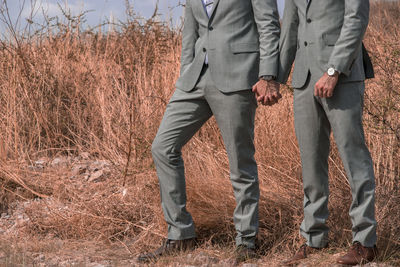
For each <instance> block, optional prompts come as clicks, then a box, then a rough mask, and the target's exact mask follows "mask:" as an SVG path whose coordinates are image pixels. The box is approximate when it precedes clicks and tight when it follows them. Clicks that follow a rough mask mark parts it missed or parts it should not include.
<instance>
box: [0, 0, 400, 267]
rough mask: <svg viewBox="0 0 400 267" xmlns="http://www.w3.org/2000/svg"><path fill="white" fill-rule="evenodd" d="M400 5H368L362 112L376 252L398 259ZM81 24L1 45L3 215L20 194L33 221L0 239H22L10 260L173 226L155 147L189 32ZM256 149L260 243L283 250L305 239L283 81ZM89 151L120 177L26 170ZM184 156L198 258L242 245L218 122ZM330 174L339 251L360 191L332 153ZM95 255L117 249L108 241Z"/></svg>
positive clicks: (146, 241)
mask: <svg viewBox="0 0 400 267" xmlns="http://www.w3.org/2000/svg"><path fill="white" fill-rule="evenodd" d="M399 14H400V3H399V2H394V3H375V4H374V5H373V7H372V12H371V23H370V27H369V31H368V33H367V38H366V44H367V47H368V48H369V49H370V50H371V51H372V55H373V61H374V63H375V66H376V71H377V78H376V79H375V80H373V81H369V82H368V85H367V93H366V95H367V97H366V109H365V111H366V112H365V113H366V114H365V126H366V136H367V139H368V145H369V147H370V149H371V152H372V155H373V159H374V163H375V170H376V176H377V203H376V206H377V219H378V222H379V228H378V232H379V244H378V245H379V247H380V248H381V251H382V252H383V253H382V256H381V260H382V261H388V262H392V263H397V264H400V252H399V250H400V222H399V218H400V206H399V203H400V190H399V184H400V178H399V174H400V156H399V148H400V144H399V141H400V116H399V115H400V106H399V103H400V90H399V88H400V77H399V73H400V60H399V57H400V46H399V44H398V40H400V30H399V28H398V26H397V25H400V15H399ZM72 26H73V24H72ZM72 26H71V25H70V26H68V25H61V26H60V25H58V27H59V28H58V31H54V29H53V28H51V27H48V28H47V31H41V32H40V34H36V35H30V36H29V37H30V38H29V39H24V36H21V35H18V34H16V35H15V36H14V39H13V38H10V39H8V40H5V39H3V40H2V41H1V44H0V129H1V131H0V160H1V164H0V167H1V168H0V185H1V189H0V200H1V202H0V210H1V212H6V213H9V214H12V213H15V210H16V209H17V208H16V207H18V205H17V204H16V203H22V202H23V203H25V204H24V209H23V214H24V216H26V217H27V218H28V219H27V220H24V221H23V222H21V223H20V224H17V226H16V227H15V231H13V232H12V234H7V235H4V234H2V236H0V238H1V242H0V243H5V244H13V246H14V247H13V248H14V249H10V246H7V245H4V246H3V245H1V247H3V248H2V250H4V251H8V254H7V255H11V256H10V257H11V258H12V257H14V256H13V255H14V254H13V253H16V251H18V250H19V249H20V250H22V251H25V252H26V251H28V252H29V253H40V252H43V253H50V254H51V253H57V252H58V253H61V254H62V253H63V252H62V251H64V250H65V248H66V247H68V245H66V244H74V246H77V249H76V251H75V253H78V252H81V253H83V252H82V251H84V250H85V249H86V250H89V251H90V248H87V247H85V245H84V244H86V243H85V242H95V243H98V242H101V244H103V245H102V246H104V251H105V250H106V248H109V247H113V246H114V247H118V248H119V250H120V251H119V252H118V253H120V254H121V253H122V252H121V251H123V252H124V253H125V256H126V255H128V256H131V255H132V254H136V253H138V252H139V251H142V250H146V249H152V248H154V247H155V246H157V245H158V243H159V241H160V240H161V238H162V237H163V236H164V235H165V230H166V227H165V224H164V221H163V215H162V212H161V208H160V204H159V193H158V182H157V177H156V174H155V170H154V165H153V163H152V160H151V155H150V146H151V143H152V140H153V138H154V136H155V133H156V131H157V127H158V125H159V122H160V120H161V118H162V114H163V112H164V110H165V105H166V103H167V102H168V99H169V97H170V96H171V94H172V92H173V89H174V82H175V80H176V78H177V77H178V69H179V54H180V38H181V36H180V33H179V32H177V31H175V30H172V29H171V28H170V27H168V26H166V25H163V24H160V23H157V22H155V21H154V20H148V21H146V22H144V23H139V22H138V21H137V20H135V19H133V18H131V19H129V21H128V22H126V23H124V24H122V25H121V28H120V31H118V32H112V33H108V34H102V33H94V32H83V31H79V27H78V28H76V27H72ZM25 37H26V36H25ZM256 148H257V154H256V157H257V160H258V164H259V175H260V186H261V203H260V234H259V237H258V239H259V245H260V248H261V251H262V253H263V254H267V255H272V254H277V255H284V254H287V253H289V251H291V250H293V249H294V248H295V247H297V246H298V245H299V244H300V242H301V238H300V236H299V234H298V227H299V224H300V222H301V219H302V184H301V165H300V159H299V153H298V147H297V143H296V140H295V136H294V129H293V116H292V94H291V92H290V90H288V89H285V90H284V98H283V100H282V102H281V103H280V104H279V105H276V106H274V107H272V108H264V107H260V108H259V109H258V112H257V121H256ZM85 151H87V152H89V153H90V155H91V157H92V158H93V159H106V160H108V161H110V162H112V169H113V175H112V176H110V177H109V178H108V179H106V180H105V181H102V182H100V183H91V182H88V181H85V180H79V179H71V178H70V172H71V165H68V166H66V167H65V168H46V169H45V170H42V171H37V170H31V169H29V168H27V166H29V165H32V162H33V161H35V160H36V159H38V158H41V157H46V158H53V157H55V156H60V155H64V156H69V157H71V158H73V157H74V156H76V155H79V154H80V153H81V152H85ZM188 151H190V153H188ZM184 158H185V163H186V173H187V189H188V202H189V203H188V209H189V210H190V211H191V213H192V214H193V217H194V220H195V223H196V225H197V231H198V235H199V240H200V243H201V248H200V249H199V250H198V251H197V252H196V255H200V254H201V253H204V252H207V253H210V254H211V255H212V256H213V257H215V258H216V259H228V258H229V257H230V254H231V252H232V250H233V248H234V236H235V232H234V228H233V223H232V213H233V209H234V205H235V203H234V197H233V192H232V189H231V185H230V182H229V168H228V161H227V157H226V153H225V150H224V147H223V143H222V139H221V137H220V134H219V130H218V128H217V126H216V124H215V122H214V120H211V121H210V122H208V123H207V124H206V126H205V127H203V128H202V129H201V130H200V132H199V133H198V134H197V135H196V136H195V137H194V138H193V140H192V141H191V142H190V143H189V144H188V145H187V146H186V147H185V148H184ZM330 181H331V198H330V205H329V206H330V211H331V216H330V219H329V225H330V226H331V230H332V231H331V236H330V238H331V246H332V247H339V248H344V247H346V246H347V245H348V244H349V243H350V242H351V231H350V229H351V225H350V219H349V217H348V207H349V205H350V201H351V194H350V189H349V185H348V182H347V180H346V177H345V175H344V170H343V167H342V164H341V162H340V158H339V156H338V153H337V150H336V148H333V149H332V153H331V156H330ZM124 189H126V190H127V191H126V192H127V193H126V194H123V191H124ZM20 205H21V204H20ZM27 240H30V241H27ZM32 240H33V241H32ZM82 241H85V242H84V243H83V244H82ZM59 242H61V243H62V245H60V244H59ZM77 242H78V243H80V244H79V245H77V244H76V243H77ZM46 244H58V245H51V246H50V245H46ZM92 251H94V252H93V253H94V254H96V255H101V256H102V257H108V256H109V254H107V253H105V254H102V252H101V251H102V250H99V248H97V249H92ZM115 251H118V249H116V250H115ZM25 252H23V253H25ZM10 253H11V254H10ZM21 253H22V252H21ZM21 253H20V254H18V255H21ZM118 253H116V254H118ZM78 254H79V253H78ZM83 254H84V253H83ZM111 254H112V253H111ZM120 254H118V255H120ZM122 254H123V253H122ZM15 257H16V258H15V259H14V258H13V259H14V261H18V262H21V261H22V259H20V258H19V257H21V256H15ZM27 257H28V256H27ZM82 257H85V255H84V256H82ZM110 257H112V256H110ZM118 257H120V256H118ZM132 257H133V256H132ZM0 258H1V255H0ZM11 258H10V259H11ZM22 258H23V259H24V260H25V258H24V257H22ZM27 259H28V261H29V257H28V258H27ZM264 259H267V258H264ZM174 261H178V262H184V263H186V262H188V263H193V264H198V263H197V262H196V261H195V260H187V259H186V258H185V256H182V257H179V258H173V259H167V260H166V261H164V262H163V263H161V265H162V264H166V263H171V262H174ZM271 264H272V263H271Z"/></svg>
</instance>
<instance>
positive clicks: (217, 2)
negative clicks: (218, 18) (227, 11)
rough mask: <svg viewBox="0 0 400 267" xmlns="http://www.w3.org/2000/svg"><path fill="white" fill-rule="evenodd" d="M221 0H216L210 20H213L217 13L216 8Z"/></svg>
mask: <svg viewBox="0 0 400 267" xmlns="http://www.w3.org/2000/svg"><path fill="white" fill-rule="evenodd" d="M219 1H220V0H214V5H213V9H212V11H211V15H210V21H211V20H212V18H213V16H214V14H215V10H216V9H217V7H218V4H219Z"/></svg>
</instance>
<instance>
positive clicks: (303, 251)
mask: <svg viewBox="0 0 400 267" xmlns="http://www.w3.org/2000/svg"><path fill="white" fill-rule="evenodd" d="M321 249H322V248H313V247H310V246H308V245H307V244H303V245H301V247H300V248H299V249H298V250H297V252H296V253H295V254H294V255H293V256H292V257H291V258H289V259H287V260H285V261H283V262H282V264H284V265H292V264H296V263H299V261H301V260H303V259H305V258H307V257H308V255H310V254H313V253H316V252H318V251H320V250H321Z"/></svg>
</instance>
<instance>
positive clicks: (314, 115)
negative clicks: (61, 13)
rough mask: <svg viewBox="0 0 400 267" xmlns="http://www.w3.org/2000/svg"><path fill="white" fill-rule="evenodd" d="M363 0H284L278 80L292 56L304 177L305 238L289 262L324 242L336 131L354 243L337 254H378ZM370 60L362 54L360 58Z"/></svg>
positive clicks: (365, 257) (347, 259) (355, 257)
mask: <svg viewBox="0 0 400 267" xmlns="http://www.w3.org/2000/svg"><path fill="white" fill-rule="evenodd" d="M368 20H369V1H368V0H324V1H321V0H286V3H285V11H284V17H283V24H282V34H281V40H280V70H279V75H278V80H279V81H280V82H281V83H286V82H287V80H288V76H289V73H290V71H291V67H292V64H293V62H295V67H294V71H293V83H292V85H293V87H294V88H295V90H294V116H295V130H296V136H297V140H298V143H299V147H300V155H301V161H302V172H303V185H304V220H303V222H302V224H301V227H300V232H301V234H302V235H303V237H304V238H305V239H306V241H307V242H306V244H304V245H303V246H301V248H300V249H299V251H298V252H297V253H296V254H295V255H294V256H293V257H292V258H290V259H289V260H288V261H286V263H288V264H293V263H296V262H297V261H299V260H301V259H304V258H306V257H307V255H308V254H310V253H312V252H315V251H317V250H318V249H320V248H324V247H326V246H327V244H328V230H329V229H328V227H327V225H326V219H327V218H328V195H329V184H328V155H329V147H330V142H329V141H330V140H329V138H330V132H331V130H332V131H333V135H334V137H335V141H336V144H337V147H338V149H339V153H340V156H341V158H342V161H343V164H344V167H345V170H346V173H347V176H348V179H349V183H350V186H351V191H352V196H353V202H352V204H351V207H350V217H351V220H352V223H353V228H352V231H353V245H352V247H351V248H350V250H349V251H348V253H347V254H346V255H344V256H342V257H340V258H339V259H338V263H340V264H348V265H355V264H359V263H361V262H363V261H371V260H373V259H374V258H375V257H376V252H377V250H376V247H375V243H376V220H375V215H374V213H375V211H374V201H375V178H374V170H373V164H372V160H371V156H370V153H369V151H368V148H367V146H366V144H365V139H364V130H363V125H362V106H363V94H364V88H365V85H364V80H365V78H366V73H370V71H368V69H366V67H367V66H365V64H364V61H365V60H363V59H364V58H363V51H362V47H363V46H362V39H363V36H364V33H365V31H366V28H367V25H368ZM365 62H367V61H365Z"/></svg>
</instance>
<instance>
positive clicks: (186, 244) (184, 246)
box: [138, 238, 196, 263]
mask: <svg viewBox="0 0 400 267" xmlns="http://www.w3.org/2000/svg"><path fill="white" fill-rule="evenodd" d="M195 246H196V242H195V239H194V238H192V239H185V240H171V239H165V240H164V242H163V244H162V245H161V247H159V248H158V249H156V250H155V251H154V252H150V253H144V254H140V255H139V256H138V261H139V262H142V263H145V262H152V261H156V260H158V259H159V258H160V257H161V256H166V255H172V254H176V253H179V252H181V251H187V250H192V249H194V248H195Z"/></svg>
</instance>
